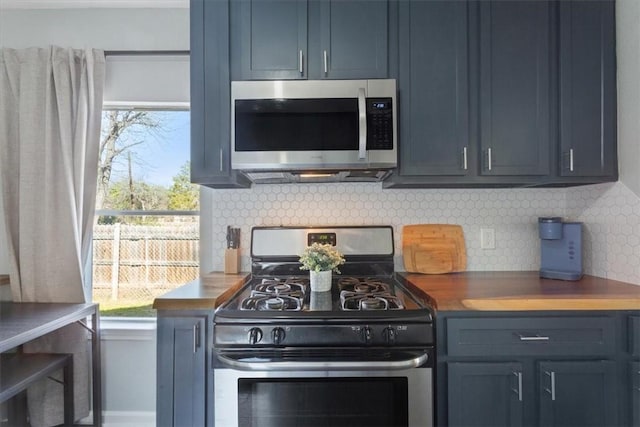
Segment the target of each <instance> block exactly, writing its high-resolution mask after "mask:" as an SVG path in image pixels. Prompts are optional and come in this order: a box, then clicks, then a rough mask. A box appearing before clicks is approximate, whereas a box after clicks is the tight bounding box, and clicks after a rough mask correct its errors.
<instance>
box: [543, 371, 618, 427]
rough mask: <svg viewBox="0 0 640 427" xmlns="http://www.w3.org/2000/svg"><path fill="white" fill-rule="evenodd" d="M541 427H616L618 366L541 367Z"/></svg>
mask: <svg viewBox="0 0 640 427" xmlns="http://www.w3.org/2000/svg"><path fill="white" fill-rule="evenodd" d="M538 377H539V393H540V395H539V401H540V404H539V410H540V413H539V416H540V425H541V426H548V427H555V426H575V427H589V426H593V427H602V426H617V425H619V422H618V399H617V375H616V362H614V361H607V360H596V361H559V362H556V361H553V362H549V361H546V362H540V363H539V372H538Z"/></svg>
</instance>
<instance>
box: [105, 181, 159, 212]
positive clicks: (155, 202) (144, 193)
mask: <svg viewBox="0 0 640 427" xmlns="http://www.w3.org/2000/svg"><path fill="white" fill-rule="evenodd" d="M168 201H169V197H168V190H167V189H166V188H164V187H163V186H161V185H156V184H148V183H146V182H133V183H129V181H128V180H127V179H121V180H120V181H116V182H114V183H112V184H111V185H110V186H109V193H108V194H107V198H106V199H105V201H104V208H105V209H114V210H167V206H168Z"/></svg>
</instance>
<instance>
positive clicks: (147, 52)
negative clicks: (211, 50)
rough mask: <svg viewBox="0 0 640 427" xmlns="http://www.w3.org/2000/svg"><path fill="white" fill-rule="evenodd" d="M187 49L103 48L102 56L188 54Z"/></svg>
mask: <svg viewBox="0 0 640 427" xmlns="http://www.w3.org/2000/svg"><path fill="white" fill-rule="evenodd" d="M189 53H190V51H188V50H105V51H104V56H121V55H122V56H124V55H131V56H136V55H141V56H142V55H167V56H169V55H189Z"/></svg>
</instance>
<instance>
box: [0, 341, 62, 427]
mask: <svg viewBox="0 0 640 427" xmlns="http://www.w3.org/2000/svg"><path fill="white" fill-rule="evenodd" d="M60 369H62V372H63V373H62V378H63V387H64V425H66V426H72V425H73V422H74V408H73V356H72V355H71V354H56V353H4V354H1V355H0V402H4V401H6V400H8V399H11V398H12V397H14V396H16V395H17V394H19V393H21V392H23V391H25V390H26V389H27V388H28V387H29V386H30V385H32V384H33V383H35V382H36V381H39V380H41V379H42V378H45V377H48V376H49V375H51V374H52V373H54V372H56V371H58V370H60Z"/></svg>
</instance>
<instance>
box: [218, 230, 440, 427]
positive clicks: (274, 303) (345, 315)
mask: <svg viewBox="0 0 640 427" xmlns="http://www.w3.org/2000/svg"><path fill="white" fill-rule="evenodd" d="M316 241H318V242H328V243H330V244H332V245H334V246H336V247H337V248H338V249H339V250H340V251H341V252H342V253H343V254H344V255H345V259H346V263H345V264H344V265H342V266H341V267H340V269H341V272H342V274H334V278H333V283H332V289H331V291H328V292H310V291H309V276H308V274H305V273H306V272H302V271H300V269H299V267H300V264H299V262H298V256H299V254H300V253H301V252H302V249H303V248H304V247H306V246H307V245H308V244H310V243H312V242H316ZM393 248H394V244H393V229H392V228H391V227H388V226H375V227H327V228H313V227H275V228H270V227H255V228H253V230H252V238H251V257H252V275H251V276H250V278H249V279H248V281H247V282H246V284H245V285H244V286H243V287H242V288H241V289H240V290H239V291H238V292H237V293H236V294H235V295H234V296H233V297H231V298H230V299H229V300H228V301H227V302H226V303H225V304H223V305H222V306H221V307H219V308H218V309H217V310H216V312H215V314H214V339H213V354H214V361H213V367H214V372H213V377H214V385H213V387H214V402H215V403H214V418H215V421H216V423H215V425H216V426H224V427H236V426H238V427H246V426H269V427H275V426H278V427H283V426H285V427H286V426H305V427H313V426H332V427H336V426H349V427H358V426H360V427H364V426H366V427H371V426H385V427H392V426H395V427H400V426H402V427H417V426H420V427H424V426H431V425H433V378H432V369H433V366H434V355H435V352H434V325H433V322H434V317H433V310H432V308H431V307H430V306H429V305H428V304H427V303H426V302H425V301H423V300H421V299H419V298H417V297H416V296H415V295H413V294H412V293H411V292H410V291H409V290H408V289H407V288H406V287H405V286H404V285H403V283H402V281H401V280H399V279H398V278H396V276H395V275H394V268H393V253H394V249H393Z"/></svg>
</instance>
